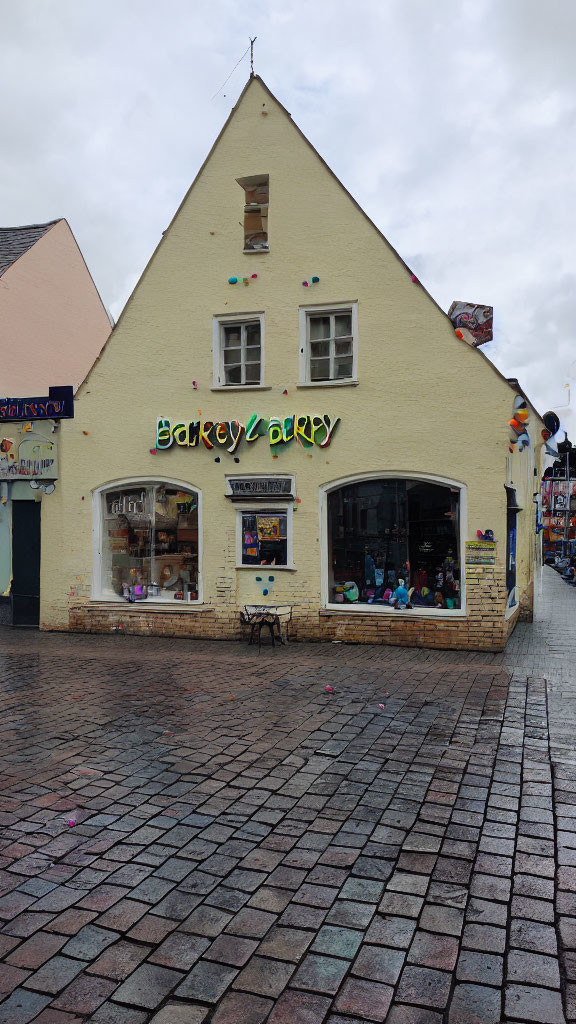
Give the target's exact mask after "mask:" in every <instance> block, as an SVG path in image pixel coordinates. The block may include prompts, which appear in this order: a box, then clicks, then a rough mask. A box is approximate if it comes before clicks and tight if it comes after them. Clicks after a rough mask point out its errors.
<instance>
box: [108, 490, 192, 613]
mask: <svg viewBox="0 0 576 1024" xmlns="http://www.w3.org/2000/svg"><path fill="white" fill-rule="evenodd" d="M98 497H99V503H100V527H101V536H100V545H99V548H100V550H99V564H98V566H97V577H99V583H100V587H99V589H100V596H102V597H104V598H108V599H110V598H118V599H124V600H126V601H129V602H131V603H135V602H138V601H148V600H154V601H164V602H170V603H173V602H175V601H179V602H191V601H198V600H199V587H200V580H199V535H198V504H199V494H198V492H197V491H194V490H188V489H183V488H180V487H177V486H174V485H170V484H166V483H161V482H157V483H149V482H147V483H142V484H137V483H131V484H129V485H124V486H122V487H114V488H110V489H108V490H104V491H101V492H100V493H99V496H98Z"/></svg>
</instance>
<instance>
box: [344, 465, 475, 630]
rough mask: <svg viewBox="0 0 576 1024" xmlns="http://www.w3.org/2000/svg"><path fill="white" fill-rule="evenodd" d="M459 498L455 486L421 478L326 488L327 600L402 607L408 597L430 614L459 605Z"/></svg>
mask: <svg viewBox="0 0 576 1024" xmlns="http://www.w3.org/2000/svg"><path fill="white" fill-rule="evenodd" d="M458 503H459V493H458V491H457V490H453V489H452V488H450V487H447V486H442V485H438V484H430V483H427V482H424V481H420V480H403V479H398V480H368V481H362V482H361V483H356V484H350V485H347V486H346V487H342V488H339V489H338V490H337V491H333V492H331V494H330V495H329V497H328V524H329V541H328V543H329V550H328V564H329V566H330V567H331V568H330V577H329V585H330V600H331V601H337V602H338V603H350V602H352V603H360V604H361V603H363V602H368V603H375V604H381V605H390V599H391V598H392V603H393V604H394V600H395V601H396V602H397V603H399V604H400V605H405V604H406V602H407V601H408V597H409V603H410V604H411V605H412V606H413V607H426V608H429V609H430V611H432V612H434V611H435V610H451V609H454V608H459V607H460V553H459V538H458ZM400 580H403V581H404V583H403V584H400ZM399 587H400V588H403V589H401V592H400V593H399V594H397V595H396V596H395V591H397V590H398V588H399ZM408 592H409V594H408Z"/></svg>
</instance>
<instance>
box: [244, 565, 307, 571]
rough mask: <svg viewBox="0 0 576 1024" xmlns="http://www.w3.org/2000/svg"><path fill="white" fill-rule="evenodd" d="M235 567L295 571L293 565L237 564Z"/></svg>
mask: <svg viewBox="0 0 576 1024" xmlns="http://www.w3.org/2000/svg"><path fill="white" fill-rule="evenodd" d="M236 569H252V570H255V571H256V572H262V573H265V572H268V573H274V572H297V569H296V566H295V565H237V566H236Z"/></svg>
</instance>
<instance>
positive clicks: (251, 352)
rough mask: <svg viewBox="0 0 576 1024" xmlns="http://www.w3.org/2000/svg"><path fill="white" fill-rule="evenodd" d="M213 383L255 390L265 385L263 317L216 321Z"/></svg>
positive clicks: (220, 385)
mask: <svg viewBox="0 0 576 1024" xmlns="http://www.w3.org/2000/svg"><path fill="white" fill-rule="evenodd" d="M213 340H214V384H215V385H216V386H218V387H253V386H254V385H258V384H262V378H263V372H262V371H263V343H264V323H263V317H262V316H253V317H250V316H246V317H245V318H244V317H242V318H240V317H239V318H238V319H232V318H230V319H228V318H226V319H217V318H216V319H215V320H214V339H213Z"/></svg>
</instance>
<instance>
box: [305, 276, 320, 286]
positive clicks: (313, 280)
mask: <svg viewBox="0 0 576 1024" xmlns="http://www.w3.org/2000/svg"><path fill="white" fill-rule="evenodd" d="M319 281H320V278H319V277H318V276H317V274H314V277H311V278H310V280H309V281H302V287H303V288H309V287H310V285H311V284H318V282H319Z"/></svg>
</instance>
